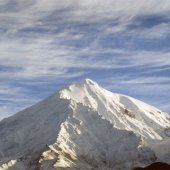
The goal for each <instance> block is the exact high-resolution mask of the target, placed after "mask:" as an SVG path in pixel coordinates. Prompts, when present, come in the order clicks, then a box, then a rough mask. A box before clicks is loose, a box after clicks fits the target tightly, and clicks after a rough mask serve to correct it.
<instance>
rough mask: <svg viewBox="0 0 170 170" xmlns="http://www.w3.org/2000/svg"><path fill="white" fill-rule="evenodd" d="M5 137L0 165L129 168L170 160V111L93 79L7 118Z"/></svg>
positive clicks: (1, 128)
mask: <svg viewBox="0 0 170 170" xmlns="http://www.w3.org/2000/svg"><path fill="white" fill-rule="evenodd" d="M0 139H1V140H0V162H1V163H0V170H5V169H11V170H20V169H21V170H32V169H41V170H55V169H57V170H59V169H66V170H67V169H71V170H74V169H81V170H83V169H85V170H88V169H89V170H91V169H98V170H111V169H112V170H113V169H115V170H116V169H122V170H124V169H132V168H134V167H136V166H146V165H149V164H151V163H152V162H155V161H165V162H168V163H170V159H169V156H170V147H169V146H170V116H169V115H168V114H167V113H164V112H161V111H160V110H158V109H157V108H154V107H152V106H150V105H147V104H145V103H143V102H141V101H139V100H136V99H134V98H131V97H129V96H125V95H122V94H115V93H111V92H109V91H107V90H105V89H103V88H102V87H100V86H99V85H98V84H97V83H95V82H93V81H92V80H89V79H85V80H83V81H81V82H78V83H76V84H73V85H70V86H68V87H66V88H64V89H61V90H60V91H58V92H56V93H55V94H54V95H52V96H50V97H49V98H47V99H45V100H44V101H42V102H40V103H38V104H36V105H34V106H32V107H31V108H28V109H26V110H23V111H21V112H19V113H17V114H16V115H14V116H12V117H10V118H7V119H4V120H2V121H1V122H0Z"/></svg>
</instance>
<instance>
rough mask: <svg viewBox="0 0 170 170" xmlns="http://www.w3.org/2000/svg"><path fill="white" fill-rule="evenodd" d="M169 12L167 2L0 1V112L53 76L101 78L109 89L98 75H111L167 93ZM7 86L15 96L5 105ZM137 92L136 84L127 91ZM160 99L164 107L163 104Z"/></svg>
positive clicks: (63, 79)
mask: <svg viewBox="0 0 170 170" xmlns="http://www.w3.org/2000/svg"><path fill="white" fill-rule="evenodd" d="M122 4H123V5H122ZM158 4H159V5H158ZM169 11H170V1H169V0H163V1H162V0H150V1H147V0H141V1H140V3H139V2H137V1H134V0H127V1H124V0H115V1H112V0H106V1H104V2H102V1H100V2H99V1H98V0H93V1H90V0H86V1H85V0H82V1H79V0H70V1H67V0H64V1H59V0H49V1H46V0H34V1H33V0H30V1H28V2H27V1H25V0H13V1H12V0H1V1H0V33H1V35H2V36H1V37H0V80H1V82H2V83H3V86H0V93H1V96H0V97H1V99H0V101H1V102H0V105H1V106H2V107H3V108H2V107H1V108H2V109H1V110H2V111H1V112H4V113H5V114H6V113H7V112H8V111H7V110H10V108H12V107H14V108H17V109H18V110H19V108H20V107H19V106H17V104H16V103H17V102H19V100H20V99H21V98H22V97H21V96H20V94H23V95H24V97H25V99H28V100H29V99H30V96H28V91H31V92H32V93H34V92H35V90H36V89H37V88H36V87H37V85H39V86H41V85H43V84H46V85H47V87H48V86H55V85H56V84H55V81H54V80H59V82H60V83H59V86H60V84H62V85H63V84H67V83H69V82H71V81H75V80H79V79H82V78H85V77H90V78H93V79H95V80H96V81H98V80H99V81H100V80H101V79H103V82H101V83H103V84H104V85H105V87H109V86H112V88H111V89H112V90H113V91H114V88H115V89H117V87H116V86H114V84H112V83H109V81H105V80H104V79H105V78H106V79H109V80H110V79H111V77H113V75H115V74H116V75H118V76H114V79H115V81H116V82H119V83H118V84H124V87H125V88H129V85H131V86H133V87H134V86H135V85H136V84H138V86H139V85H140V87H142V86H143V87H145V89H146V90H145V91H143V93H145V94H147V93H148V92H147V91H149V89H151V84H152V85H153V84H155V86H157V87H158V86H159V87H158V88H159V89H160V90H159V94H160V93H162V92H163V93H164V97H165V98H166V99H168V98H169V97H170V96H169V95H166V93H167V91H168V90H169V88H167V85H169V75H168V73H169V68H170V50H169V44H168V42H169V41H170V30H169V28H170V17H169V16H170V12H169ZM96 72H97V73H98V74H100V75H101V77H98V74H96ZM121 77H123V78H125V79H124V80H123V79H121ZM23 82H24V83H23ZM31 82H32V83H31ZM47 82H48V83H47ZM104 82H105V83H104ZM106 82H107V83H106ZM26 85H27V86H26ZM57 87H58V86H57ZM51 88H52V87H51ZM11 89H12V91H13V96H15V99H14V100H15V101H16V102H15V106H13V105H11V106H9V105H8V107H7V104H5V103H4V102H2V101H4V100H6V101H7V102H6V103H12V101H11V100H10V97H9V95H8V94H9V93H10V91H11ZM18 89H23V90H21V91H20V92H18ZM54 89H55V88H53V90H54ZM147 89H148V90H147ZM119 90H121V89H119ZM15 91H16V93H15V94H14V92H15ZM123 92H124V91H123ZM127 94H132V91H131V92H127ZM139 94H140V95H142V92H140V90H138V89H136V91H135V96H134V97H138V96H139ZM36 95H37V94H34V95H32V96H31V100H32V101H34V99H35V101H37V97H36ZM44 96H46V94H44ZM44 96H43V95H42V96H41V97H44ZM17 99H18V100H17ZM39 99H40V97H39ZM146 101H147V100H146ZM148 101H151V100H149V99H148ZM26 103H27V102H24V104H22V106H27V105H29V104H26ZM160 103H161V102H160ZM157 105H159V106H160V104H159V103H158V104H157ZM161 105H166V108H168V107H167V105H168V103H167V102H166V103H163V104H162V103H161ZM4 108H5V109H4ZM17 109H16V110H17ZM5 110H6V111H5ZM11 110H12V109H11Z"/></svg>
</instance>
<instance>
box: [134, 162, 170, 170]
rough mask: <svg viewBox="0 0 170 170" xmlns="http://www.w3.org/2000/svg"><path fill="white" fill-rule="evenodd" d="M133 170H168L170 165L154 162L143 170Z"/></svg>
mask: <svg viewBox="0 0 170 170" xmlns="http://www.w3.org/2000/svg"><path fill="white" fill-rule="evenodd" d="M134 170H170V165H168V164H166V163H162V162H156V163H153V164H152V165H149V166H147V167H145V168H135V169H134Z"/></svg>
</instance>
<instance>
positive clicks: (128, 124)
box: [60, 79, 170, 140]
mask: <svg viewBox="0 0 170 170" xmlns="http://www.w3.org/2000/svg"><path fill="white" fill-rule="evenodd" d="M60 95H61V98H64V99H68V100H70V99H71V100H74V101H76V102H77V103H82V104H83V105H85V106H88V107H90V108H94V109H95V110H96V111H98V112H99V115H101V116H102V117H103V118H104V119H106V120H108V121H109V122H110V123H111V124H113V126H114V127H115V128H118V129H126V130H130V131H134V132H135V133H137V134H140V135H141V136H143V137H145V138H147V139H158V140H161V139H162V138H164V137H165V136H167V134H168V132H167V133H166V132H165V129H166V128H167V129H168V127H169V126H170V125H169V120H168V117H169V115H168V114H166V113H163V112H161V111H160V110H158V109H157V108H154V107H152V106H150V105H147V104H145V103H143V102H141V101H139V100H136V99H134V98H132V97H128V96H125V95H122V94H114V93H111V92H109V91H107V90H105V89H103V88H102V87H100V86H99V85H98V84H96V83H95V82H93V81H92V80H88V79H86V80H83V81H81V82H79V83H77V84H73V85H71V86H69V87H68V88H66V89H64V90H62V91H60ZM165 133H166V134H165Z"/></svg>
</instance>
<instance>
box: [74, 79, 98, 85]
mask: <svg viewBox="0 0 170 170" xmlns="http://www.w3.org/2000/svg"><path fill="white" fill-rule="evenodd" d="M76 84H83V85H98V84H97V83H96V82H95V81H93V80H91V79H88V78H86V79H83V80H81V81H79V82H78V83H76Z"/></svg>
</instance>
